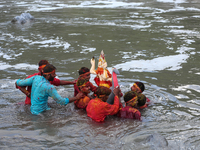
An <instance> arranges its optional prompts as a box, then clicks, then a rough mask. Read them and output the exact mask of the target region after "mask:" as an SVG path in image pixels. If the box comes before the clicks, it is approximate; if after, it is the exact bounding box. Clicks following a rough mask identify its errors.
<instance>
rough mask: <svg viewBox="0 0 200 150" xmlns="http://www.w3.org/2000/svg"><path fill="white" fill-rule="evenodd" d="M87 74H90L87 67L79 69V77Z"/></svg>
mask: <svg viewBox="0 0 200 150" xmlns="http://www.w3.org/2000/svg"><path fill="white" fill-rule="evenodd" d="M86 72H90V69H88V68H87V67H82V68H81V69H79V71H78V73H79V75H81V74H84V73H86Z"/></svg>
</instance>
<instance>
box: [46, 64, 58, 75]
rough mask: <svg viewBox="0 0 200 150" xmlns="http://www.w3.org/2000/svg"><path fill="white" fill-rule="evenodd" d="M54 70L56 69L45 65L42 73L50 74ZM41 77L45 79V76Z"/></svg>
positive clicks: (50, 65)
mask: <svg viewBox="0 0 200 150" xmlns="http://www.w3.org/2000/svg"><path fill="white" fill-rule="evenodd" d="M55 69H56V67H54V66H53V65H52V64H47V65H46V66H45V67H44V69H43V73H49V72H52V71H53V70H55ZM43 76H44V77H45V76H46V75H45V74H43Z"/></svg>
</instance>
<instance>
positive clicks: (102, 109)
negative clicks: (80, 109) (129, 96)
mask: <svg viewBox="0 0 200 150" xmlns="http://www.w3.org/2000/svg"><path fill="white" fill-rule="evenodd" d="M118 110H119V98H118V96H115V98H114V104H113V105H110V104H108V103H107V102H103V101H102V100H101V99H99V98H95V99H92V100H90V102H89V103H88V106H87V108H86V111H87V115H88V116H89V117H90V118H92V119H93V120H95V121H96V122H101V121H104V119H105V118H106V116H107V115H114V114H116V113H117V112H118Z"/></svg>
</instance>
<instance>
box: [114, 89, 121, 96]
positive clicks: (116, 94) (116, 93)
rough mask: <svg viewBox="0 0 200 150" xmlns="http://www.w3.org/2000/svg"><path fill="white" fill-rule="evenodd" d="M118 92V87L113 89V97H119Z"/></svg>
mask: <svg viewBox="0 0 200 150" xmlns="http://www.w3.org/2000/svg"><path fill="white" fill-rule="evenodd" d="M120 91H121V90H120V88H119V86H117V87H116V88H114V89H113V93H114V95H115V96H118V97H119V95H120Z"/></svg>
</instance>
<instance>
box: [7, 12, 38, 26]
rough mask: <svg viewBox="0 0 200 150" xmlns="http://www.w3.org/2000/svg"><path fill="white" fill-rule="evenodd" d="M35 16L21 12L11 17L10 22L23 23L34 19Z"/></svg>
mask: <svg viewBox="0 0 200 150" xmlns="http://www.w3.org/2000/svg"><path fill="white" fill-rule="evenodd" d="M34 20H35V18H34V17H33V16H32V15H31V14H29V13H22V14H21V15H20V16H16V17H14V18H13V19H12V21H11V22H12V23H18V24H25V23H30V22H32V21H34Z"/></svg>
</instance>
